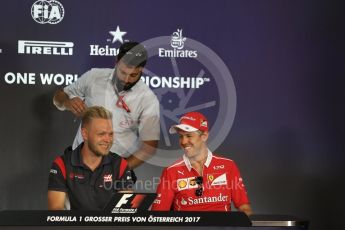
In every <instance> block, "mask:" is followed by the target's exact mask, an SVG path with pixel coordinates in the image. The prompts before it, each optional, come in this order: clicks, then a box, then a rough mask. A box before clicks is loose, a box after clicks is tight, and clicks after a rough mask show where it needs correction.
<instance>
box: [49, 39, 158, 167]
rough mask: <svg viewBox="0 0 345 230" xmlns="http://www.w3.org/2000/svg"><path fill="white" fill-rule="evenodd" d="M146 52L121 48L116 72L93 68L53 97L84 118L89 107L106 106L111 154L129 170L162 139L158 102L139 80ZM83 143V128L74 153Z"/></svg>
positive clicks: (136, 46)
mask: <svg viewBox="0 0 345 230" xmlns="http://www.w3.org/2000/svg"><path fill="white" fill-rule="evenodd" d="M147 57H148V55H147V51H146V49H145V48H144V46H143V45H141V44H139V43H137V42H126V43H124V44H122V45H121V47H120V49H119V53H118V55H117V62H116V65H115V67H114V68H113V69H107V68H93V69H91V70H89V71H87V72H86V73H84V74H83V75H82V76H81V77H80V78H79V79H78V80H77V81H76V82H74V83H73V84H71V85H68V86H66V87H65V88H63V89H59V90H57V91H56V92H55V94H54V99H53V101H54V105H55V106H56V107H57V108H58V109H59V110H61V111H63V110H68V111H70V112H72V113H73V114H74V115H75V116H77V117H81V116H82V115H83V113H84V111H85V109H86V108H87V107H90V106H94V105H98V106H103V107H105V108H106V109H108V110H110V111H111V112H112V113H113V127H114V144H113V147H112V148H111V151H112V152H114V153H117V154H119V155H120V156H123V157H126V159H127V161H128V166H129V168H130V169H134V168H136V167H137V166H139V165H141V164H142V163H143V162H145V161H146V160H147V159H149V158H150V157H151V156H153V154H154V153H155V151H156V148H157V146H158V140H159V135H160V127H159V102H158V99H157V97H156V95H155V94H154V93H153V92H152V90H151V89H150V88H149V87H148V86H147V85H146V84H145V83H144V82H143V81H141V80H140V77H141V74H142V71H143V68H144V66H145V64H146V61H147ZM82 141H83V139H82V136H81V133H80V127H79V129H78V132H77V135H76V137H75V139H74V142H73V149H75V148H76V147H78V145H79V144H80V143H81V142H82Z"/></svg>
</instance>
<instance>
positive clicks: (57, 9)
mask: <svg viewBox="0 0 345 230" xmlns="http://www.w3.org/2000/svg"><path fill="white" fill-rule="evenodd" d="M64 15H65V10H64V8H63V6H62V4H61V3H60V2H58V1H55V0H38V1H36V2H34V4H32V7H31V16H32V18H33V19H34V20H35V21H36V22H37V23H39V24H47V23H48V24H57V23H59V22H61V21H62V19H63V17H64Z"/></svg>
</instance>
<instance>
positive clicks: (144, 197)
mask: <svg viewBox="0 0 345 230" xmlns="http://www.w3.org/2000/svg"><path fill="white" fill-rule="evenodd" d="M117 195H118V199H116V201H115V202H114V204H115V207H114V208H113V209H112V211H111V213H136V212H137V211H138V209H140V210H147V209H148V208H149V207H150V205H151V204H152V202H153V200H154V198H155V195H154V194H151V193H147V194H138V193H137V194H135V193H125V194H121V193H119V194H117Z"/></svg>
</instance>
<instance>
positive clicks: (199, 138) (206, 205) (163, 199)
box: [151, 112, 252, 215]
mask: <svg viewBox="0 0 345 230" xmlns="http://www.w3.org/2000/svg"><path fill="white" fill-rule="evenodd" d="M208 129H209V125H208V122H207V119H206V118H205V116H203V115H202V114H201V113H199V112H190V113H187V114H185V115H183V116H182V117H181V118H180V122H179V124H178V125H174V126H172V127H171V128H170V130H169V132H170V133H171V134H172V133H178V135H179V142H180V146H181V148H182V149H183V151H184V155H183V157H182V159H180V160H178V161H177V162H175V163H174V164H173V165H171V166H170V167H167V168H165V169H164V171H163V173H162V176H161V181H160V184H159V185H158V188H157V198H156V200H155V201H154V203H153V205H152V207H151V210H153V211H169V210H174V211H230V208H231V202H233V203H234V206H235V207H236V208H237V209H238V210H239V211H242V212H245V213H246V214H247V215H251V214H252V209H251V206H250V204H249V200H248V197H247V192H246V189H245V187H244V184H243V181H242V178H241V176H240V172H239V169H238V168H237V166H236V164H235V162H234V161H232V160H230V159H228V158H225V157H221V156H217V155H215V154H213V153H212V152H211V151H210V150H209V149H208V147H207V143H206V141H207V139H208V135H209V133H208Z"/></svg>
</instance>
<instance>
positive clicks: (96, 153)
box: [87, 142, 111, 157]
mask: <svg viewBox="0 0 345 230" xmlns="http://www.w3.org/2000/svg"><path fill="white" fill-rule="evenodd" d="M87 145H88V147H89V149H90V150H91V152H93V154H95V156H97V157H103V156H107V155H108V154H109V151H110V150H109V151H107V153H101V152H99V151H97V150H96V146H95V145H94V144H93V143H90V142H88V143H87ZM110 147H111V146H110Z"/></svg>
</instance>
